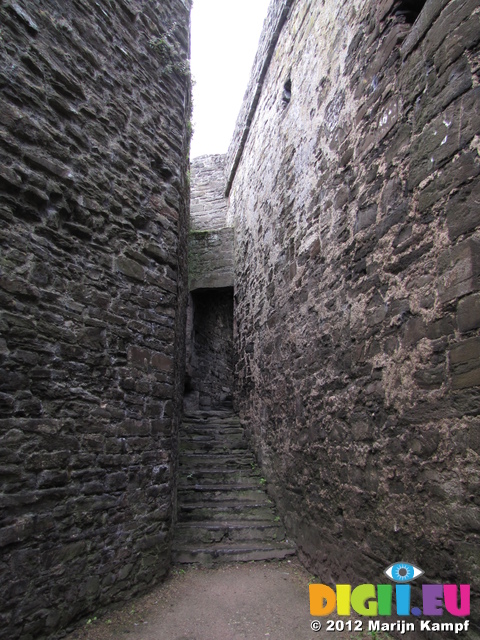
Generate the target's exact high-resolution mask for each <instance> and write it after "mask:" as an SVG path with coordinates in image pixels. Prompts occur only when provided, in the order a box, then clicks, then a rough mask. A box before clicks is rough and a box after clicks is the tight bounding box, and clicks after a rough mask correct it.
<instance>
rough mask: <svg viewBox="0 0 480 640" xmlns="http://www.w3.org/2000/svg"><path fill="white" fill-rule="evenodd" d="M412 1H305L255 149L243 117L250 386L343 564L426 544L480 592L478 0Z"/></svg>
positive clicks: (299, 508) (256, 432) (303, 526)
mask: <svg viewBox="0 0 480 640" xmlns="http://www.w3.org/2000/svg"><path fill="white" fill-rule="evenodd" d="M287 4H288V3H287ZM401 4H402V3H399V2H393V1H391V0H384V1H383V2H373V1H369V0H355V1H353V2H337V1H335V0H326V1H324V2H310V1H308V0H305V1H300V0H298V1H297V2H294V3H293V7H292V10H291V13H290V15H289V17H288V20H287V22H286V24H285V25H284V27H283V29H282V30H281V33H280V35H279V39H278V43H277V45H276V49H275V51H274V53H273V56H272V58H271V62H270V64H269V67H268V70H267V72H266V75H265V78H264V81H263V89H262V92H261V96H260V98H259V101H258V106H257V108H256V110H255V112H254V113H253V115H252V120H251V126H250V129H249V133H248V136H247V137H246V143H245V146H244V149H243V154H242V155H241V158H240V160H239V163H237V164H238V167H237V168H236V167H235V162H234V158H235V157H236V156H237V155H238V154H237V150H238V148H239V142H238V141H239V140H240V139H241V138H242V131H243V130H244V127H245V121H244V120H245V118H244V117H243V116H241V117H240V120H239V128H240V129H241V131H237V133H236V135H235V138H234V142H233V144H232V148H231V149H230V152H229V157H230V158H231V162H230V163H229V166H230V167H231V168H232V170H231V172H230V178H229V182H230V184H231V185H232V188H231V192H230V205H229V214H228V219H230V220H232V221H233V224H234V226H235V251H236V274H235V300H236V307H235V322H236V333H235V349H236V354H237V358H238V365H237V371H236V374H237V382H236V384H237V389H238V391H237V393H236V403H237V406H238V408H239V410H240V412H241V415H242V417H243V419H244V420H245V422H246V424H247V425H250V429H251V434H252V438H253V440H254V442H255V445H256V448H257V450H258V452H259V455H260V458H261V463H262V465H263V468H264V472H265V474H266V477H267V478H268V480H269V481H270V483H271V485H270V486H271V488H272V492H273V493H274V496H275V498H276V500H277V501H278V503H279V505H280V507H281V509H282V511H283V514H284V516H285V519H286V522H287V526H288V529H289V532H290V534H291V535H293V537H294V539H295V540H296V541H297V543H298V546H299V549H300V552H301V554H302V556H303V558H304V559H305V561H306V562H307V563H308V564H309V565H310V567H311V568H312V569H313V570H314V571H315V570H316V571H320V570H321V572H322V573H321V575H322V577H323V578H324V581H326V582H328V581H329V579H331V581H332V582H338V580H339V579H342V580H343V581H346V582H351V583H359V582H360V581H361V579H362V578H364V579H366V580H367V581H368V582H375V579H377V578H380V577H381V575H382V571H383V569H384V568H385V567H386V566H388V564H389V563H391V562H393V561H395V560H399V559H404V560H405V559H409V560H411V561H413V562H416V563H417V564H418V565H419V566H420V567H421V568H422V569H423V570H424V571H425V572H426V574H427V576H428V578H429V579H430V580H438V581H441V582H445V583H446V582H453V583H460V582H466V583H471V584H472V586H473V591H474V593H473V602H472V612H475V610H476V611H478V591H479V588H480V563H479V558H478V548H479V543H480V529H479V523H480V513H479V506H480V505H479V498H478V496H479V489H480V485H479V481H478V478H479V475H478V468H479V467H478V462H479V454H480V437H479V436H480V434H479V426H480V425H479V417H478V414H479V407H480V392H479V384H480V365H479V363H480V358H479V355H480V337H479V327H480V306H479V304H480V293H479V290H480V252H479V248H480V229H479V215H478V198H479V186H478V185H479V181H478V175H479V173H480V158H479V154H480V146H479V142H480V135H479V134H480V130H479V128H480V112H479V105H480V87H479V80H480V78H479V73H480V64H479V40H480V11H479V6H478V0H450V1H448V0H441V1H438V0H435V1H434V0H428V1H427V3H426V5H425V7H424V9H423V11H422V14H421V15H420V16H419V17H418V19H417V21H416V23H415V24H414V25H413V26H412V25H411V24H409V23H408V22H406V21H405V19H404V14H402V13H400V12H399V11H398V10H399V9H400V10H401V9H402V6H401ZM275 5H276V7H277V9H278V8H280V7H281V6H284V5H285V3H284V2H276V3H275ZM274 9H275V7H274ZM271 13H272V11H271ZM275 28H276V27H275V25H274V24H273V23H272V22H270V23H268V24H267V32H266V33H265V34H264V37H265V38H266V39H270V40H271V39H272V37H273V35H274V30H275ZM264 55H266V54H264ZM257 62H258V61H257ZM256 68H258V69H259V68H261V64H257V65H256ZM259 78H260V76H259V73H258V72H256V74H254V76H253V77H252V80H251V85H250V88H249V90H248V92H247V96H248V95H252V92H253V91H254V87H255V86H258V83H259ZM326 567H328V570H327V569H326ZM328 572H330V574H329V573H328ZM476 603H477V604H476Z"/></svg>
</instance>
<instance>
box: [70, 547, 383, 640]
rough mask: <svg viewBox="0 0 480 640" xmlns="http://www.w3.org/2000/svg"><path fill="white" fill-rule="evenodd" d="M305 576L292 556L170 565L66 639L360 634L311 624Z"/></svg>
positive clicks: (339, 638)
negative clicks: (164, 575) (151, 586)
mask: <svg viewBox="0 0 480 640" xmlns="http://www.w3.org/2000/svg"><path fill="white" fill-rule="evenodd" d="M309 580H310V576H309V574H308V573H307V572H306V570H305V569H304V568H303V567H302V566H301V565H300V563H299V562H298V560H297V559H296V558H292V559H289V560H281V561H270V562H248V563H239V564H230V563H229V564H221V565H216V567H215V568H204V567H201V566H200V565H185V566H184V567H183V568H182V567H181V566H179V565H177V566H176V567H175V568H174V569H173V571H172V573H171V575H170V577H169V578H168V579H167V581H166V582H165V583H164V584H163V585H160V586H159V587H157V588H156V589H155V590H154V591H152V593H150V594H148V595H146V596H142V597H141V598H136V599H132V600H131V601H130V602H129V603H128V604H125V605H124V606H123V607H122V609H120V610H118V611H114V612H110V613H107V614H105V615H103V616H102V617H101V618H99V619H98V620H92V622H91V623H90V624H84V625H83V627H82V628H80V629H78V630H77V631H75V632H74V633H72V634H70V635H68V636H67V640H319V639H322V638H323V640H325V638H326V637H328V639H329V640H354V639H355V640H359V637H360V636H359V634H358V633H356V634H354V633H351V634H350V633H348V632H344V633H338V634H337V633H335V632H334V633H328V634H327V633H326V632H325V631H324V630H322V631H321V632H320V633H314V632H313V631H312V630H311V628H310V623H311V621H312V619H313V618H311V616H310V613H309V599H308V583H309ZM365 637H366V638H367V637H371V636H368V635H367V634H365Z"/></svg>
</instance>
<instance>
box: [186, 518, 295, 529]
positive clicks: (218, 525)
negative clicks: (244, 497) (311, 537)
mask: <svg viewBox="0 0 480 640" xmlns="http://www.w3.org/2000/svg"><path fill="white" fill-rule="evenodd" d="M177 526H178V528H179V529H210V530H217V529H227V528H228V529H236V530H238V529H251V528H252V527H254V528H256V529H273V528H279V529H280V528H281V527H282V526H283V525H282V524H281V523H280V522H274V521H273V522H272V520H256V521H255V522H254V523H252V521H251V520H233V521H232V522H229V521H226V520H218V521H215V522H212V521H211V520H195V521H193V522H179V523H178V525H177Z"/></svg>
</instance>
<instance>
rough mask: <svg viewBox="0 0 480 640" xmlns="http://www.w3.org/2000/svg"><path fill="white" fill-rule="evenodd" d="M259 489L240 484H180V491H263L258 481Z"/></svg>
mask: <svg viewBox="0 0 480 640" xmlns="http://www.w3.org/2000/svg"><path fill="white" fill-rule="evenodd" d="M257 485H258V486H257V487H255V486H253V487H252V485H251V484H243V483H240V482H236V483H233V482H232V483H231V484H180V485H178V487H177V489H178V491H209V492H210V491H255V490H257V491H263V488H262V486H261V485H260V484H259V482H258V481H257Z"/></svg>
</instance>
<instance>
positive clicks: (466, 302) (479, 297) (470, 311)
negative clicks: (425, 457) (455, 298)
mask: <svg viewBox="0 0 480 640" xmlns="http://www.w3.org/2000/svg"><path fill="white" fill-rule="evenodd" d="M457 322H458V328H459V329H460V331H461V332H462V333H464V332H466V331H471V330H473V329H478V328H479V327H480V293H476V294H473V295H470V296H467V297H466V298H462V300H460V301H459V303H458V308H457Z"/></svg>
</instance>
